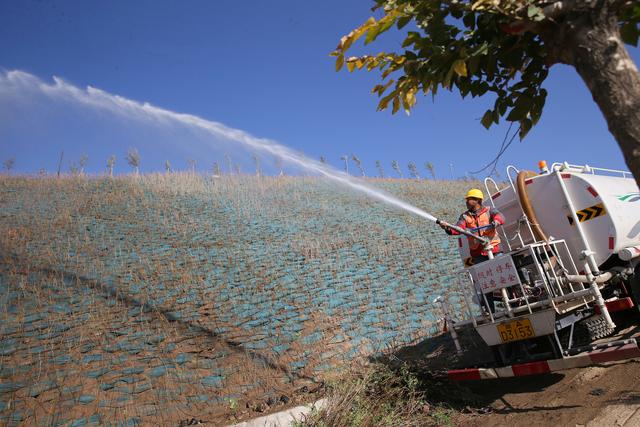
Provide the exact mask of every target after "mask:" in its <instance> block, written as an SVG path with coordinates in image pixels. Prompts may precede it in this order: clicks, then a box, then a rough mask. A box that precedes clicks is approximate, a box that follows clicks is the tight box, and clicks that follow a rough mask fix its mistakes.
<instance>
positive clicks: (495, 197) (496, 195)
mask: <svg viewBox="0 0 640 427" xmlns="http://www.w3.org/2000/svg"><path fill="white" fill-rule="evenodd" d="M501 194H502V193H501V192H499V191H498V192H497V193H496V194H494V195H493V196H491V198H492V199H497V198H498V197H500V195H501Z"/></svg>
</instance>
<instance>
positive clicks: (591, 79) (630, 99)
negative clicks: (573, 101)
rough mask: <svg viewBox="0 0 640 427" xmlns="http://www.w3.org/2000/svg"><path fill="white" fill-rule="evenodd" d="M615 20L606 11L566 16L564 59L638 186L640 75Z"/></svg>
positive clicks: (639, 165)
mask: <svg viewBox="0 0 640 427" xmlns="http://www.w3.org/2000/svg"><path fill="white" fill-rule="evenodd" d="M617 21H618V20H617V16H616V13H615V11H614V10H612V9H610V8H609V7H607V6H604V7H599V8H595V9H592V10H590V11H589V12H583V13H580V14H579V15H577V16H573V17H571V16H568V17H567V19H566V20H565V22H564V24H565V25H567V27H565V28H567V30H568V31H567V30H565V31H566V32H565V34H564V36H565V37H566V41H567V44H565V45H564V48H565V49H566V51H565V52H563V55H562V57H563V59H566V60H567V61H566V62H568V63H569V64H570V65H573V66H574V67H575V69H576V70H577V72H578V74H579V75H580V77H582V80H584V82H585V83H586V85H587V87H588V88H589V91H590V92H591V95H592V96H593V100H594V101H595V102H596V104H597V105H598V107H599V108H600V111H601V112H602V114H603V115H604V118H605V120H606V121H607V125H608V127H609V131H610V132H611V133H612V134H613V136H614V138H615V139H616V141H617V142H618V145H619V146H620V149H621V150H622V154H623V155H624V159H625V161H626V163H627V166H628V167H629V170H630V171H631V173H632V174H633V176H634V178H635V180H636V183H638V185H639V186H640V73H639V72H638V68H637V66H636V65H635V64H634V62H633V60H632V59H631V57H630V56H629V52H628V51H627V49H626V47H625V45H624V43H623V42H622V39H621V37H620V32H619V30H618V22H617ZM563 62H565V61H563Z"/></svg>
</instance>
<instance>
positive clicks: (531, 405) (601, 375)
mask: <svg viewBox="0 0 640 427" xmlns="http://www.w3.org/2000/svg"><path fill="white" fill-rule="evenodd" d="M633 319H634V316H625V317H624V318H619V319H618V324H619V327H620V329H619V331H618V333H617V334H616V335H615V336H612V337H609V338H608V339H622V338H636V340H637V339H639V338H640V327H638V326H637V323H636V322H635V321H634V320H633ZM466 386H467V387H468V388H469V389H470V390H471V391H472V392H473V393H474V394H476V395H478V396H482V399H483V400H484V401H486V402H489V404H488V406H487V408H486V409H487V411H488V413H486V414H473V415H472V414H463V415H461V416H460V418H459V420H458V421H457V422H456V424H458V425H462V426H487V427H489V426H505V425H507V426H509V427H518V426H527V427H528V426H538V425H545V426H546V425H553V426H571V427H576V426H589V427H596V426H597V427H600V426H624V427H632V426H634V427H635V426H640V359H636V360H626V361H621V362H617V363H609V364H605V365H600V366H591V367H588V368H579V369H570V370H566V371H561V372H558V373H554V374H548V375H535V376H529V377H516V378H508V379H499V380H484V381H477V382H469V383H467V384H466Z"/></svg>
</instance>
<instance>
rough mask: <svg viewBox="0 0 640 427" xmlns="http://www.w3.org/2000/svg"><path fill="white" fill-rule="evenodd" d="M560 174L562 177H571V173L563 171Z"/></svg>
mask: <svg viewBox="0 0 640 427" xmlns="http://www.w3.org/2000/svg"><path fill="white" fill-rule="evenodd" d="M560 176H562V177H563V178H564V179H569V178H571V174H570V173H563V174H561V175H560Z"/></svg>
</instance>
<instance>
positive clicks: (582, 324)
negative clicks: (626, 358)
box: [559, 316, 615, 350]
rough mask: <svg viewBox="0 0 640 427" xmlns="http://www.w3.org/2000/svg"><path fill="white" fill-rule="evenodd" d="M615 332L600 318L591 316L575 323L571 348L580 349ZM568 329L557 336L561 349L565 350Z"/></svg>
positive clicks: (567, 342)
mask: <svg viewBox="0 0 640 427" xmlns="http://www.w3.org/2000/svg"><path fill="white" fill-rule="evenodd" d="M614 331H615V330H614V329H612V328H610V327H609V325H607V321H606V320H605V318H604V317H602V316H591V317H589V318H587V319H584V320H581V321H579V322H577V323H576V324H575V326H574V330H573V338H572V340H571V348H576V347H582V346H585V345H589V344H591V343H592V342H593V341H595V340H599V339H600V338H604V337H608V336H609V335H611V334H613V332H614ZM569 332H570V331H569V328H567V329H566V330H563V331H562V334H559V338H560V342H561V343H562V347H563V349H565V350H566V348H567V346H568V345H569Z"/></svg>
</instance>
